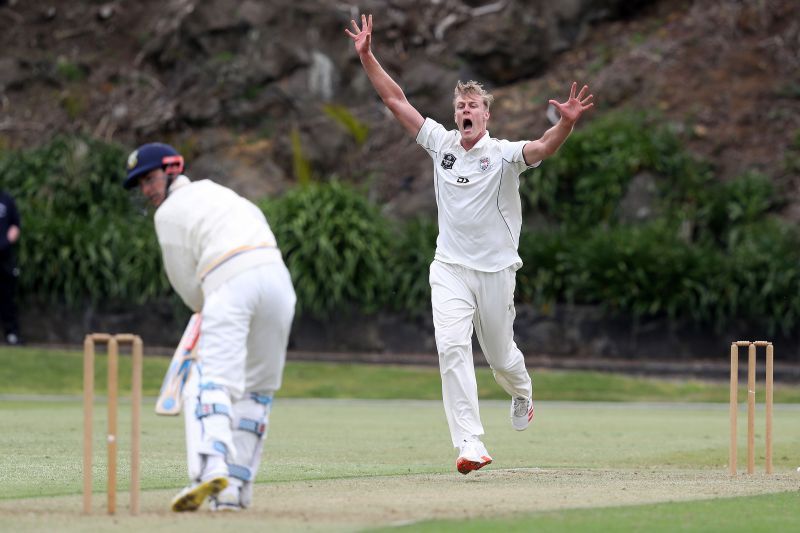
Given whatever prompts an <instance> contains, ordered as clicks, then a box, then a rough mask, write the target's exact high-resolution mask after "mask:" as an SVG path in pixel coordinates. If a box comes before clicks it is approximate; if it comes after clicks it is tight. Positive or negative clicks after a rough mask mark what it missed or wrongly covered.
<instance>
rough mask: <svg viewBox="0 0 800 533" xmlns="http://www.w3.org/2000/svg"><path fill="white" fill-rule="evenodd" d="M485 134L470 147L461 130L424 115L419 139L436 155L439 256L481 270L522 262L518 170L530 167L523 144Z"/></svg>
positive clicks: (441, 258)
mask: <svg viewBox="0 0 800 533" xmlns="http://www.w3.org/2000/svg"><path fill="white" fill-rule="evenodd" d="M527 142H528V141H517V142H511V141H506V140H502V139H494V138H492V137H491V136H490V135H489V132H488V131H487V132H486V134H485V135H484V136H483V137H482V138H481V140H480V141H478V143H477V144H476V145H475V146H473V147H472V149H471V150H469V151H466V150H464V148H463V147H462V146H461V133H460V132H459V131H458V130H451V131H448V130H446V129H445V128H444V126H442V125H441V124H439V123H438V122H436V121H435V120H433V119H431V118H426V119H425V122H424V123H423V124H422V128H420V130H419V133H418V134H417V144H419V145H420V146H422V147H423V148H425V150H426V151H427V152H428V154H429V155H430V156H431V158H432V159H433V179H434V189H435V192H436V206H437V207H438V210H439V236H438V237H437V239H436V255H435V259H437V260H439V261H442V262H444V263H453V264H457V265H462V266H465V267H468V268H472V269H474V270H480V271H482V272H498V271H500V270H503V269H505V268H508V267H510V266H513V267H514V269H515V270H517V269H519V268H520V267H521V266H522V259H520V257H519V254H518V253H517V248H518V246H519V232H520V228H521V227H522V206H521V203H520V198H519V175H520V174H521V173H522V172H523V171H524V170H526V169H527V168H532V167H536V166H538V165H539V163H540V162H539V161H537V162H536V163H534V164H533V165H530V166H528V165H527V164H526V163H525V159H524V158H523V156H522V148H523V147H524V146H525V144H526V143H527Z"/></svg>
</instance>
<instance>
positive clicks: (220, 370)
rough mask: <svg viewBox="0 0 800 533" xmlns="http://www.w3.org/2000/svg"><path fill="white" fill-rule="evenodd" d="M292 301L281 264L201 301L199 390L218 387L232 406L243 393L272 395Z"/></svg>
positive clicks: (248, 272) (241, 276)
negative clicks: (229, 399) (212, 384)
mask: <svg viewBox="0 0 800 533" xmlns="http://www.w3.org/2000/svg"><path fill="white" fill-rule="evenodd" d="M295 301H296V297H295V293H294V287H293V286H292V278H291V276H290V274H289V270H288V269H287V268H286V266H285V265H284V263H283V262H278V263H268V264H264V265H260V266H258V267H256V268H252V269H249V270H246V271H245V272H242V273H241V274H238V275H236V276H235V277H233V278H231V279H230V280H228V281H227V282H225V283H224V284H223V285H221V286H220V287H218V288H217V289H216V290H214V292H212V293H211V294H208V295H206V298H205V303H204V305H203V311H202V313H203V321H202V325H201V332H200V346H199V353H200V359H201V361H202V365H203V370H202V377H201V384H202V383H214V384H216V385H220V386H223V387H224V388H225V389H226V390H227V391H228V393H229V394H230V396H231V400H233V401H236V400H238V399H240V398H242V396H243V395H244V394H245V392H247V393H250V392H258V393H265V392H275V391H277V390H278V389H279V388H280V386H281V380H282V377H283V366H284V364H285V363H286V346H287V344H288V342H289V332H290V330H291V327H292V320H293V318H294V306H295Z"/></svg>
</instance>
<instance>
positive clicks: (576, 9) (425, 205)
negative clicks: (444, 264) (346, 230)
mask: <svg viewBox="0 0 800 533" xmlns="http://www.w3.org/2000/svg"><path fill="white" fill-rule="evenodd" d="M359 10H362V11H363V12H364V13H372V14H374V17H375V18H374V21H375V26H374V39H373V48H374V49H375V51H376V54H377V56H378V58H379V60H380V61H381V63H382V64H383V66H384V67H385V68H386V69H387V71H388V72H389V73H390V74H392V75H393V76H395V77H396V78H397V80H398V81H399V82H400V84H401V85H402V87H403V89H404V90H405V92H406V95H407V96H408V98H409V100H410V101H411V102H412V103H413V104H414V105H415V106H416V107H417V108H418V109H419V110H420V112H421V113H422V114H423V115H425V116H431V117H432V118H434V119H436V120H438V121H440V122H442V123H443V124H445V125H450V124H451V123H452V110H451V102H452V88H453V85H454V84H455V82H456V80H458V79H470V78H473V79H478V80H479V81H482V82H484V83H485V84H486V85H487V87H488V88H490V89H491V90H492V91H493V92H495V93H496V94H497V96H498V100H497V104H496V107H495V108H494V109H493V114H492V115H493V118H492V121H491V122H490V126H491V127H490V131H491V132H492V134H493V135H495V136H498V137H505V138H512V139H529V138H536V137H538V136H539V135H540V134H541V133H542V132H543V131H544V129H545V128H547V127H548V125H549V122H548V121H547V119H546V118H545V107H546V102H547V100H548V99H549V98H554V97H555V98H563V96H564V93H565V91H566V88H567V87H568V85H569V83H570V82H571V81H572V80H574V79H577V80H579V81H586V82H587V83H589V84H590V86H591V87H592V91H593V92H594V93H595V96H596V102H597V106H596V110H595V113H594V114H595V115H597V114H599V113H602V112H603V111H605V110H609V109H611V108H613V107H623V106H634V107H637V108H649V109H657V110H659V111H660V112H663V113H664V114H665V118H667V119H673V120H675V121H678V122H686V121H688V122H691V123H692V125H693V132H695V134H696V135H695V136H694V137H692V138H690V140H689V141H690V143H691V148H692V149H693V150H695V151H697V152H698V153H700V154H701V155H703V156H705V157H707V158H709V159H710V160H711V161H712V162H713V163H714V164H715V166H716V168H717V169H718V173H719V175H720V178H721V179H728V178H732V177H735V176H736V175H738V174H739V173H741V172H742V171H743V170H747V169H754V170H758V171H762V172H766V173H768V174H770V175H773V176H775V178H776V180H777V181H778V185H779V186H780V187H783V188H784V189H785V190H786V191H788V192H789V199H788V200H787V204H786V208H785V212H784V214H785V216H787V217H789V218H791V219H792V220H798V221H800V199H798V198H800V195H797V194H795V191H800V176H797V173H796V171H792V170H791V165H788V164H786V163H785V162H784V159H785V158H781V157H775V154H776V153H782V152H787V151H788V152H791V154H794V155H793V156H792V157H794V158H795V159H797V158H798V156H797V153H799V152H800V148H798V147H797V146H796V141H794V140H793V139H794V137H793V133H792V132H794V131H796V130H797V129H798V128H800V118H798V117H800V99H798V98H797V96H796V95H797V88H796V86H797V84H796V80H797V79H798V77H800V62H798V60H797V49H798V48H800V32H799V31H798V30H797V24H796V21H797V20H798V17H800V4H798V3H797V2H796V1H793V0H766V1H764V0H743V1H741V2H726V1H723V0H712V1H708V2H692V1H689V0H686V1H682V2H669V1H667V0H560V1H558V2H554V1H551V0H527V1H523V0H370V1H369V2H366V3H361V4H356V3H353V2H329V1H324V0H270V1H269V2H264V1H257V0H203V1H199V0H159V1H155V0H142V1H141V2H119V1H112V2H102V3H101V2H79V1H77V0H64V1H61V2H51V3H50V4H47V3H41V2H19V1H8V2H3V3H0V27H1V28H2V30H3V31H0V146H8V147H20V146H28V145H31V144H37V143H39V142H41V141H42V139H43V137H46V136H47V135H49V134H50V133H51V132H77V131H80V132H83V133H88V134H90V135H94V136H97V137H101V138H105V139H109V140H114V141H117V142H120V143H123V144H125V145H127V146H129V147H133V146H134V145H136V144H139V143H141V142H144V141H151V140H154V139H164V140H166V141H168V142H172V143H173V144H176V145H178V146H179V148H180V149H181V150H182V151H183V152H184V153H185V155H186V156H187V160H188V162H189V165H190V166H189V170H190V171H197V172H199V171H206V170H208V169H209V167H212V166H214V165H209V164H208V161H210V160H211V159H214V158H219V159H222V160H224V161H223V162H222V164H220V165H216V166H215V168H214V169H213V170H215V171H223V172H241V173H242V174H243V175H244V177H242V176H240V178H239V179H237V180H233V179H232V178H229V177H227V176H224V175H215V176H214V177H215V178H216V179H218V180H220V181H223V182H225V181H226V180H227V181H229V182H230V183H233V184H234V185H235V186H237V187H239V186H241V187H242V188H241V189H240V191H241V192H243V193H248V194H274V193H279V192H281V191H282V190H284V189H285V188H287V187H288V186H290V185H291V184H292V181H293V178H294V176H293V174H294V171H293V168H292V161H293V155H295V153H294V152H296V151H297V146H293V145H292V143H291V141H290V139H291V136H292V132H295V134H296V135H299V139H300V141H301V142H300V146H301V149H302V154H301V155H302V156H303V157H304V158H305V159H307V160H308V161H309V162H310V163H311V167H312V169H313V170H314V172H315V174H317V176H318V177H320V178H323V179H324V178H326V177H328V176H331V175H333V174H336V175H339V176H345V177H347V178H349V179H352V180H354V181H363V180H365V179H369V180H370V184H371V189H372V194H373V196H374V197H375V198H376V199H377V200H379V201H380V202H382V203H383V204H384V205H385V206H386V212H387V213H389V214H391V215H396V216H398V217H406V216H409V215H411V214H418V213H420V212H422V213H426V212H427V213H431V212H433V210H434V209H435V206H434V200H433V197H432V195H431V194H430V167H429V161H427V160H426V158H424V157H419V155H420V152H419V149H418V148H417V147H416V146H415V145H414V142H413V139H409V138H408V136H407V135H406V134H405V133H404V132H403V131H402V130H401V128H399V127H398V125H397V124H396V122H395V121H394V120H393V119H392V118H391V117H388V116H387V112H386V109H385V108H384V106H383V105H382V103H381V102H380V100H379V99H378V98H377V97H376V95H375V93H374V91H373V90H372V88H371V86H370V84H369V82H368V80H367V79H366V76H365V75H364V73H363V71H362V69H361V66H360V64H359V61H358V58H357V57H356V55H355V53H354V51H353V49H352V43H351V41H350V39H349V38H347V37H346V36H345V34H344V31H343V30H344V28H347V27H349V25H350V20H351V19H353V18H358V17H359V15H360V11H359ZM676 80H680V83H676ZM331 106H335V107H336V108H337V109H339V111H340V112H339V113H338V115H337V114H336V113H331V112H330V110H331ZM341 110H344V112H345V113H346V114H347V117H348V120H349V122H350V123H351V124H353V123H356V124H359V125H361V126H363V127H364V128H367V129H368V131H369V135H368V136H367V139H366V141H361V140H356V138H355V137H354V135H353V134H352V133H353V132H352V131H349V130H348V126H347V125H346V124H345V123H344V122H343V118H342V113H341ZM721 110H725V111H724V112H721ZM337 116H338V118H337ZM765 117H766V120H765ZM587 120H591V117H588V118H587ZM241 152H247V154H248V158H247V159H246V160H240V161H238V162H234V161H230V159H231V158H236V157H237V154H238V153H241ZM199 160H202V161H203V164H201V165H198V166H196V167H195V166H193V165H194V163H195V162H196V161H199ZM792 161H794V159H792ZM250 177H253V179H254V180H255V182H252V181H251V179H250ZM246 182H249V183H247V184H245V183H246Z"/></svg>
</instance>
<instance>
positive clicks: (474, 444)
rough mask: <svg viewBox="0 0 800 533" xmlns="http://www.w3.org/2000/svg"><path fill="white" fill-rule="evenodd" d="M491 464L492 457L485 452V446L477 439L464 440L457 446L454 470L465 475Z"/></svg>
mask: <svg viewBox="0 0 800 533" xmlns="http://www.w3.org/2000/svg"><path fill="white" fill-rule="evenodd" d="M491 462H492V457H491V456H490V455H489V452H487V451H486V446H484V445H483V443H482V442H481V441H480V439H478V438H477V437H473V438H472V439H465V440H464V441H463V442H462V444H461V446H459V451H458V459H457V460H456V468H457V469H458V471H459V472H461V473H462V474H464V475H466V474H469V473H470V472H472V471H473V470H479V469H481V468H483V467H484V466H486V465H488V464H489V463H491Z"/></svg>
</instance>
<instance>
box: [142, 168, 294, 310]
mask: <svg viewBox="0 0 800 533" xmlns="http://www.w3.org/2000/svg"><path fill="white" fill-rule="evenodd" d="M155 226H156V235H157V236H158V243H159V245H161V254H162V257H163V259H164V269H165V270H166V272H167V278H169V281H170V283H171V284H172V287H173V288H174V289H175V291H176V292H177V293H178V294H179V295H180V296H181V298H182V299H183V301H184V302H185V303H186V305H187V306H189V307H190V308H191V309H193V310H194V311H200V310H201V309H202V307H203V303H204V300H205V296H206V295H208V294H210V293H211V292H212V291H213V290H214V289H216V288H217V287H218V286H219V285H220V284H222V283H224V282H225V281H227V280H228V279H231V278H232V277H234V276H236V275H237V274H239V273H241V272H243V271H245V270H248V269H251V268H254V267H255V266H258V265H261V264H266V263H275V262H280V261H282V258H281V253H280V250H278V248H277V245H276V242H275V236H274V235H273V234H272V230H271V229H270V227H269V224H268V223H267V219H266V218H265V217H264V213H262V212H261V210H260V209H259V208H258V207H257V206H255V205H254V204H252V203H251V202H250V201H248V200H247V199H245V198H242V197H241V196H239V195H238V194H236V193H235V192H233V191H232V190H230V189H228V188H227V187H223V186H222V185H218V184H216V183H214V182H213V181H211V180H200V181H195V182H190V181H189V178H187V177H186V176H179V177H178V178H177V179H176V180H175V181H174V182H173V184H172V186H171V187H170V189H169V196H167V198H166V200H164V203H162V204H161V205H160V206H159V208H158V209H157V210H156V214H155Z"/></svg>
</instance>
